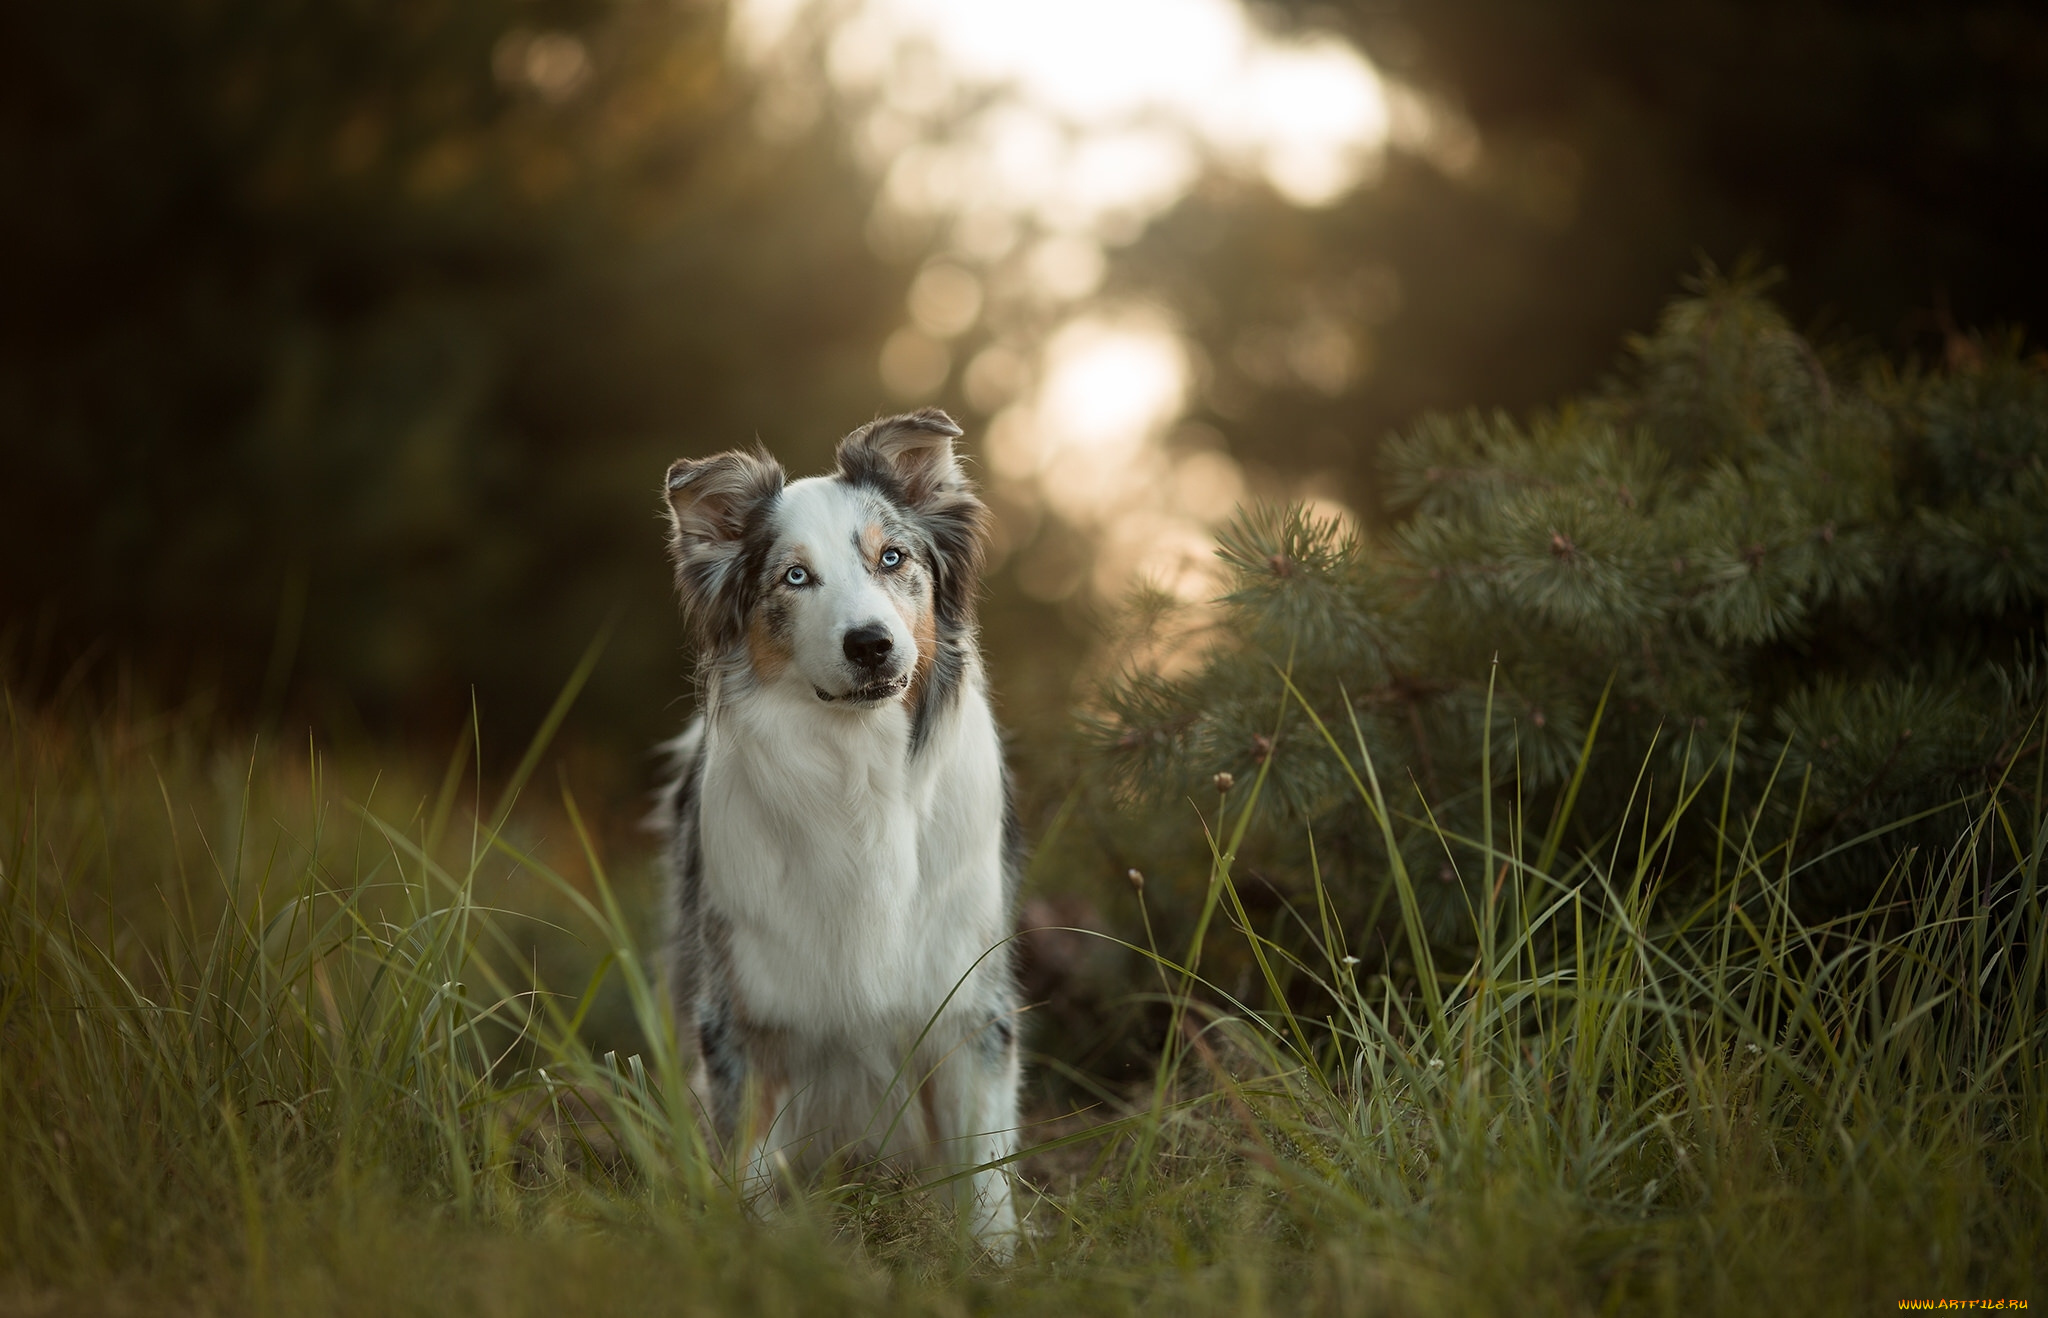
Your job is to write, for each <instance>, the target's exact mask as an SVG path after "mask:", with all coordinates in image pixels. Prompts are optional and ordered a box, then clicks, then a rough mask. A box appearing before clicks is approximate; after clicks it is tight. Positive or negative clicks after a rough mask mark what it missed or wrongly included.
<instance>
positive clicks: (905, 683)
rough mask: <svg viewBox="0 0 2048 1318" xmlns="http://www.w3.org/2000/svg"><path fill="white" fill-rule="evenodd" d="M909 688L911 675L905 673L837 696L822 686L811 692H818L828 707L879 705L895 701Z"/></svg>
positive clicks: (819, 697) (813, 688) (814, 688)
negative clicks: (887, 701)
mask: <svg viewBox="0 0 2048 1318" xmlns="http://www.w3.org/2000/svg"><path fill="white" fill-rule="evenodd" d="M909 688H910V674H908V673H905V674H903V675H902V676H901V677H885V678H882V679H881V680H879V681H875V682H870V683H868V684H867V685H866V686H857V687H855V688H854V689H853V690H851V691H847V692H844V693H842V694H840V695H836V696H835V695H833V694H832V693H831V692H830V691H827V690H826V689H825V688H823V687H821V686H815V687H812V688H811V690H813V691H815V692H817V693H818V699H820V700H822V701H824V702H825V703H826V704H828V705H877V704H880V703H881V702H882V701H884V700H893V699H895V698H896V697H897V696H900V695H902V694H903V693H904V692H905V691H907V690H908V689H909Z"/></svg>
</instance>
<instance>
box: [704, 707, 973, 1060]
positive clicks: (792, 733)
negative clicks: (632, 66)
mask: <svg viewBox="0 0 2048 1318" xmlns="http://www.w3.org/2000/svg"><path fill="white" fill-rule="evenodd" d="M732 713H733V714H734V717H732V718H730V719H727V720H723V721H722V723H721V726H719V727H717V728H714V729H713V730H712V731H711V734H710V740H709V741H708V743H707V746H706V759H705V775H704V791H703V798H702V809H703V813H702V816H701V818H700V823H699V827H700V835H701V837H702V840H703V849H704V863H705V871H704V879H705V888H704V897H705V900H706V902H707V903H708V904H709V905H710V906H711V907H712V908H713V909H714V910H716V911H717V912H718V914H720V915H721V916H723V917H724V918H725V921H726V924H727V926H728V928H729V930H730V944H729V948H728V951H729V965H730V968H731V973H732V975H733V979H734V984H733V987H734V989H735V990H736V991H737V992H738V993H739V994H740V995H741V997H742V998H743V1007H744V1009H745V1010H746V1011H747V1012H748V1014H749V1015H750V1016H751V1017H753V1018H754V1019H756V1020H758V1021H760V1022H761V1023H763V1024H772V1025H776V1026H780V1027H782V1028H788V1029H796V1030H800V1031H804V1032H812V1031H823V1032H834V1033H844V1032H853V1033H864V1032H868V1031H872V1030H875V1029H878V1028H879V1029H881V1030H884V1031H896V1030H901V1029H905V1028H908V1029H910V1030H912V1031H915V1030H916V1029H918V1028H920V1027H921V1026H922V1024H923V1023H924V1022H925V1020H926V1019H928V1018H929V1016H930V1015H931V1014H932V1013H933V1012H935V1011H937V1010H938V1008H939V1005H940V1003H941V1002H943V1001H944V1000H945V999H946V997H947V995H948V993H949V992H951V991H952V990H953V988H954V986H955V984H956V983H959V982H960V981H961V978H962V976H964V975H966V974H967V973H968V972H969V970H970V968H971V967H973V965H974V963H975V960H976V958H977V957H979V956H980V955H981V954H982V953H983V952H984V951H986V950H987V949H988V948H989V947H990V946H992V945H993V944H994V943H995V942H996V941H997V940H998V939H999V938H1000V937H1001V936H1002V933H1003V930H1002V918H1003V911H1004V895H1003V891H1002V882H1003V881H1002V856H1001V830H1002V782H1001V761H1000V750H999V747H998V746H997V744H996V741H995V735H994V728H993V723H992V721H991V720H989V718H988V716H987V710H986V705H985V704H984V703H981V702H978V701H977V702H971V703H970V702H963V708H962V709H960V710H958V711H956V712H955V714H954V715H953V716H952V717H951V718H950V719H949V720H948V722H947V724H946V725H945V726H944V727H943V728H942V729H941V730H940V731H939V733H938V735H936V736H934V737H933V738H932V740H931V741H930V742H928V744H927V745H926V747H925V748H924V750H923V751H922V752H921V753H920V754H919V756H918V757H917V758H916V760H915V761H913V760H912V759H911V757H910V756H909V754H908V728H907V722H906V718H905V716H904V715H903V712H902V711H901V710H900V709H898V708H891V709H884V710H876V711H871V712H867V713H864V714H861V715H856V716H852V717H848V716H846V715H843V714H841V713H840V712H838V711H820V710H817V709H815V708H806V707H804V706H803V705H802V704H801V703H799V702H776V701H767V700H764V701H759V702H756V703H754V704H753V705H752V706H751V707H749V708H745V709H743V710H735V711H732ZM977 714H978V715H979V716H980V719H979V724H980V725H981V727H977V725H976V719H975V716H976V715H977ZM980 731H985V735H982V736H978V735H976V734H977V732H980ZM973 997H974V994H973V992H972V991H971V986H963V990H962V992H960V993H959V994H957V995H955V1005H956V1006H961V1005H964V1004H966V1003H968V1002H971V1001H972V1000H973Z"/></svg>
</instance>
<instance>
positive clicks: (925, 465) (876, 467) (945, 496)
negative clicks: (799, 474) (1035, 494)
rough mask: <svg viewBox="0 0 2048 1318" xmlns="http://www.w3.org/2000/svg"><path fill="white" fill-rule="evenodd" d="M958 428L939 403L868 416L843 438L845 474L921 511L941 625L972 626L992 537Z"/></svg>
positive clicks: (841, 451) (842, 469)
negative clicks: (965, 467) (960, 449)
mask: <svg viewBox="0 0 2048 1318" xmlns="http://www.w3.org/2000/svg"><path fill="white" fill-rule="evenodd" d="M958 438H960V427H959V426H956V425H954V424H953V418H952V417H949V416H947V415H946V414H945V413H944V412H941V411H940V410H939V409H938V408H936V407H927V408H925V409H924V410H923V411H921V412H910V413H907V414H905V415H903V416H890V417H883V418H882V419H881V420H879V421H870V422H869V423H868V424H866V425H864V426H862V427H861V428H860V429H859V430H856V431H854V432H853V433H852V434H850V435H848V436H847V437H846V438H845V439H842V440H840V441H839V475H840V479H842V480H844V481H846V482H847V483H849V484H852V485H871V486H873V487H875V488H876V489H879V490H881V491H882V492H884V493H885V494H887V495H888V496H889V497H890V498H893V499H895V500H897V501H898V502H900V503H901V504H903V506H904V507H906V508H908V509H910V510H911V512H913V513H915V514H916V515H917V520H918V523H919V524H920V525H921V526H922V527H923V529H924V533H925V534H926V535H927V536H929V537H930V547H931V556H932V585H933V599H934V603H935V604H936V605H937V608H938V615H939V622H940V623H941V625H942V627H943V626H948V625H954V624H958V625H970V624H971V623H972V622H973V618H974V595H975V591H976V590H977V589H978V588H979V584H980V581H981V561H982V555H983V554H984V553H985V552H986V549H987V544H988V523H989V511H988V505H987V504H984V503H983V502H982V501H981V500H980V499H978V498H976V497H975V494H974V485H973V483H972V482H970V481H969V480H968V479H967V473H966V472H965V471H962V470H961V468H960V459H959V458H958V457H957V456H956V455H955V454H954V452H953V441H954V440H956V439H958Z"/></svg>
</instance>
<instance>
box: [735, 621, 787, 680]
mask: <svg viewBox="0 0 2048 1318" xmlns="http://www.w3.org/2000/svg"><path fill="white" fill-rule="evenodd" d="M794 658H795V656H794V655H792V654H790V652H789V646H788V645H787V644H786V643H785V642H784V641H782V640H780V639H778V638H777V637H776V635H775V633H774V630H773V629H772V628H770V627H769V626H768V619H767V618H766V617H765V616H764V615H762V614H758V613H757V614H755V615H754V620H753V622H751V623H749V624H748V625H747V662H748V664H749V665H751V666H752V667H753V670H754V676H755V677H757V678H759V679H760V680H761V681H763V682H771V681H773V680H774V679H776V678H777V677H780V676H781V675H782V670H783V669H785V668H787V667H789V665H790V663H791V662H792V661H793V660H794Z"/></svg>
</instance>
